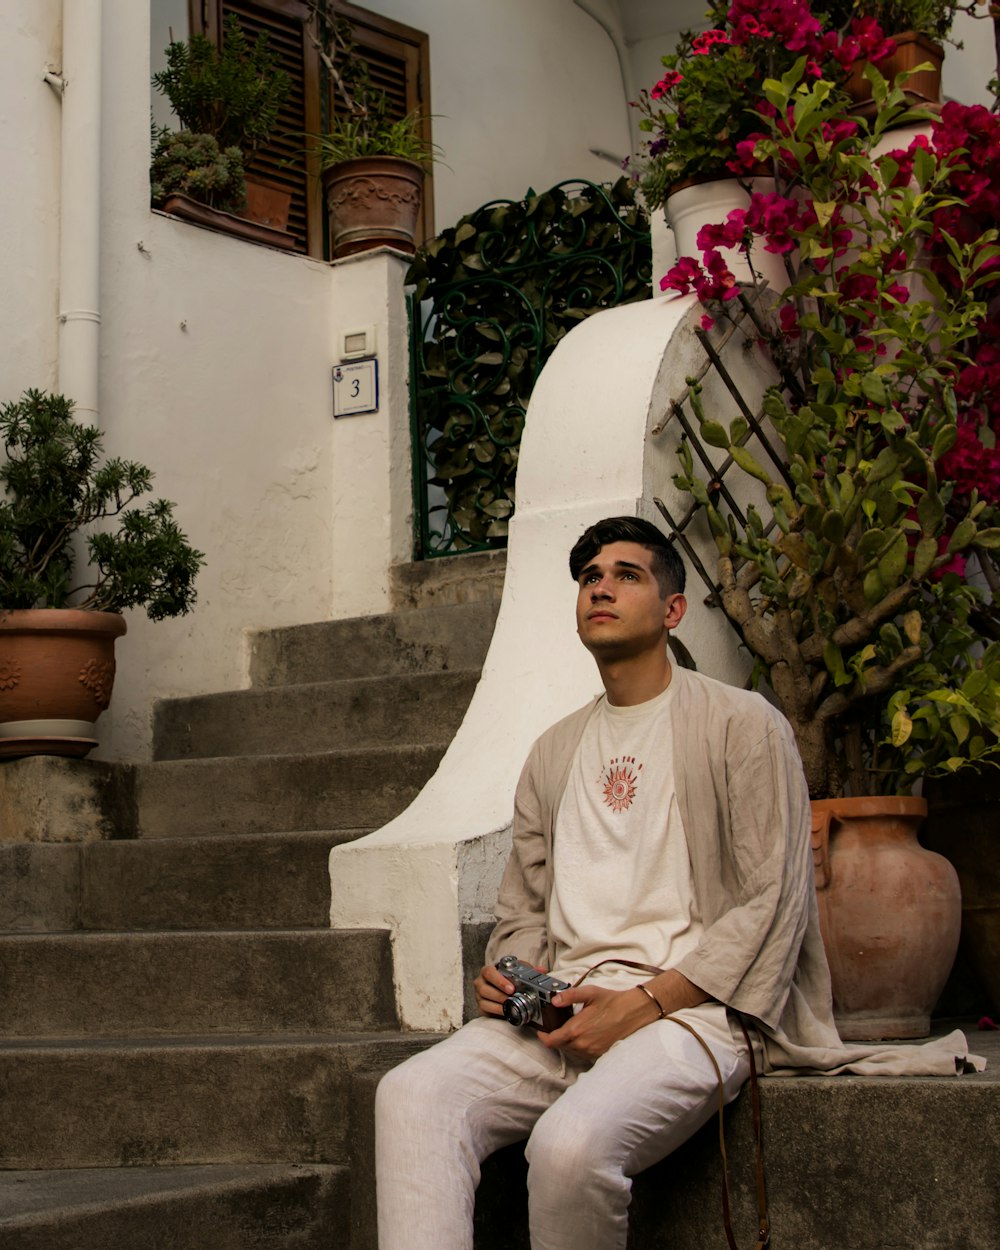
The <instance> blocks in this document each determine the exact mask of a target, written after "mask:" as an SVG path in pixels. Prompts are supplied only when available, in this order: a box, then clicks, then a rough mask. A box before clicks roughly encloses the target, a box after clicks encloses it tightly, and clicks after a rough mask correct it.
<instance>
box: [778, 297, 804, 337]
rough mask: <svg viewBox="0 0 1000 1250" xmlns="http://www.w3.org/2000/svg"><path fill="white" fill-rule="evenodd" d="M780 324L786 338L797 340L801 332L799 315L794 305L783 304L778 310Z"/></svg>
mask: <svg viewBox="0 0 1000 1250" xmlns="http://www.w3.org/2000/svg"><path fill="white" fill-rule="evenodd" d="M778 323H779V324H780V326H781V332H782V334H784V335H785V337H786V338H790V339H797V338H798V337H799V335H800V334H801V331H800V330H799V314H798V310H797V309H796V307H795V305H794V304H782V305H781V307H780V308H779V309H778Z"/></svg>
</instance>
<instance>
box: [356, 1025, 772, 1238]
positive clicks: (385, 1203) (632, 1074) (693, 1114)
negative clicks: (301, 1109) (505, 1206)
mask: <svg viewBox="0 0 1000 1250" xmlns="http://www.w3.org/2000/svg"><path fill="white" fill-rule="evenodd" d="M677 1014H678V1015H679V1016H682V1017H683V1018H684V1019H686V1020H688V1021H689V1022H690V1023H691V1024H692V1025H693V1026H694V1028H696V1029H697V1030H698V1032H699V1034H700V1035H701V1036H702V1037H703V1038H704V1040H705V1041H706V1042H707V1043H708V1045H709V1047H710V1048H711V1050H712V1053H713V1054H714V1055H715V1058H716V1061H717V1062H718V1065H719V1069H720V1071H721V1073H722V1078H723V1089H724V1096H725V1100H726V1102H730V1101H732V1099H733V1098H735V1097H736V1095H737V1094H738V1093H739V1091H740V1088H741V1087H742V1085H743V1083H744V1081H746V1079H747V1077H748V1075H749V1071H750V1064H749V1059H748V1057H747V1048H746V1043H745V1041H744V1039H743V1035H742V1033H741V1032H740V1028H739V1025H738V1024H736V1023H734V1024H733V1025H732V1027H731V1026H730V1023H729V1021H728V1019H727V1016H726V1009H725V1008H724V1007H722V1006H721V1005H720V1004H718V1003H704V1004H702V1005H701V1006H700V1007H693V1008H690V1009H688V1010H685V1011H682V1012H678V1013H677ZM733 1030H735V1035H734V1032H733ZM737 1038H738V1040H737ZM717 1106H718V1081H717V1079H716V1075H715V1071H714V1069H713V1067H712V1065H711V1063H710V1061H709V1059H708V1056H707V1055H706V1054H705V1052H704V1051H703V1050H702V1048H701V1046H700V1045H699V1044H698V1042H697V1040H696V1039H695V1038H693V1037H692V1036H691V1034H690V1033H688V1031H687V1030H686V1029H685V1028H683V1027H682V1026H681V1025H679V1024H674V1023H673V1022H672V1021H669V1020H657V1021H654V1022H653V1023H651V1024H648V1025H646V1026H645V1027H644V1028H641V1029H639V1030H638V1031H637V1032H635V1033H632V1034H631V1035H630V1036H629V1037H626V1038H623V1039H622V1040H621V1041H620V1042H616V1043H615V1045H614V1046H612V1047H611V1049H610V1050H609V1051H608V1052H607V1053H606V1054H604V1055H602V1056H601V1057H600V1059H598V1060H597V1061H596V1062H595V1063H594V1064H593V1065H586V1064H580V1063H579V1062H577V1061H575V1060H574V1059H572V1058H567V1057H565V1056H563V1055H562V1054H561V1053H560V1052H559V1051H552V1050H547V1049H546V1048H545V1047H544V1046H543V1045H542V1044H541V1042H539V1041H538V1039H537V1037H536V1036H535V1032H534V1030H533V1029H531V1028H526V1029H516V1028H514V1027H513V1026H512V1025H510V1024H508V1023H507V1022H506V1021H505V1020H499V1019H487V1018H480V1019H477V1020H473V1021H471V1022H470V1023H469V1024H467V1025H465V1027H464V1028H462V1029H460V1030H459V1031H458V1032H457V1033H454V1034H452V1035H451V1036H450V1037H448V1038H446V1039H445V1040H444V1041H442V1042H439V1043H438V1044H437V1045H435V1046H432V1047H431V1048H430V1049H428V1050H425V1051H422V1052H421V1053H420V1054H418V1055H414V1056H413V1057H412V1058H410V1059H408V1060H406V1062H405V1063H402V1064H400V1066H399V1067H397V1068H394V1069H393V1070H392V1071H391V1072H389V1073H387V1074H386V1076H385V1077H383V1079H382V1081H381V1082H380V1084H379V1087H378V1092H377V1095H376V1102H375V1124H376V1184H377V1191H378V1193H377V1196H378V1232H379V1241H378V1244H379V1250H472V1223H473V1212H474V1208H475V1191H476V1186H477V1185H478V1184H479V1175H480V1164H481V1163H482V1161H483V1160H484V1159H485V1158H486V1157H487V1155H490V1154H492V1153H493V1151H495V1150H498V1149H499V1148H500V1147H501V1146H506V1145H509V1144H510V1143H511V1142H516V1141H520V1140H522V1139H523V1138H525V1137H527V1138H528V1143H527V1146H526V1148H525V1156H526V1158H527V1160H528V1220H529V1226H530V1230H531V1246H532V1250H624V1247H625V1242H626V1238H627V1235H628V1206H629V1200H630V1198H631V1191H632V1177H633V1176H634V1175H635V1174H636V1173H637V1172H641V1171H642V1170H643V1169H644V1168H647V1167H649V1166H650V1165H651V1164H653V1163H656V1162H657V1161H658V1160H660V1159H662V1158H664V1157H665V1156H666V1155H668V1154H670V1152H671V1151H672V1150H674V1149H676V1147H677V1146H679V1145H681V1144H682V1143H683V1142H685V1141H686V1140H687V1139H688V1138H689V1137H690V1136H691V1135H692V1134H693V1133H694V1132H696V1130H697V1129H699V1128H700V1127H701V1125H702V1124H704V1123H705V1122H706V1121H707V1120H708V1119H709V1118H710V1117H711V1116H712V1115H713V1113H714V1112H715V1110H716V1108H717Z"/></svg>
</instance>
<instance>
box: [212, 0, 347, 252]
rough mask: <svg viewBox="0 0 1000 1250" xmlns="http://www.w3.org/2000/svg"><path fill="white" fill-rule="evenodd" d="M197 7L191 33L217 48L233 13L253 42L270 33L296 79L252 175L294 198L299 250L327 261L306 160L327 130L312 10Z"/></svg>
mask: <svg viewBox="0 0 1000 1250" xmlns="http://www.w3.org/2000/svg"><path fill="white" fill-rule="evenodd" d="M193 7H194V10H195V11H194V12H193V13H192V22H191V29H192V30H199V29H200V30H201V31H203V33H204V34H205V35H207V36H208V38H209V39H211V40H212V41H213V42H214V43H216V44H219V43H220V42H221V40H222V35H223V28H224V25H225V21H226V19H227V18H228V16H229V15H230V14H231V13H232V14H235V15H236V17H237V18H238V19H239V23H240V25H241V26H242V28H243V30H244V32H245V33H246V35H247V37H248V38H250V39H254V38H256V36H257V35H258V34H260V33H261V32H262V31H266V32H267V39H268V45H269V47H270V49H271V51H272V52H273V53H274V54H275V56H276V58H277V61H278V64H279V65H280V67H281V68H282V69H283V70H284V71H285V73H286V74H288V76H289V78H290V79H291V89H290V91H289V93H288V99H287V100H286V101H285V103H284V105H283V106H282V109H281V113H280V114H279V117H278V125H277V127H276V128H275V135H274V137H273V138H272V139H271V140H270V141H269V142H268V143H267V144H266V145H264V146H263V147H261V148H260V149H259V150H258V151H257V153H256V155H255V156H254V159H253V161H252V162H251V163H250V165H249V167H248V170H247V172H248V173H251V174H256V175H257V176H259V177H260V178H261V179H263V180H264V181H265V182H270V183H274V184H276V185H278V186H282V187H284V188H285V189H286V190H287V191H290V192H291V194H292V206H291V211H290V214H289V218H288V229H289V230H290V231H291V233H292V234H293V235H294V236H295V250H296V251H297V252H303V253H308V255H310V256H322V255H323V203H322V192H321V189H320V185H319V179H318V178H316V177H314V176H312V171H311V170H310V169H309V167H308V163H307V160H306V156H305V148H306V142H307V140H306V138H305V136H306V135H307V134H316V133H317V132H318V131H319V130H320V128H321V125H322V122H321V111H320V75H319V58H318V57H317V55H316V52H315V49H314V48H313V46H312V44H311V43H310V41H309V40H308V38H307V37H306V33H305V23H306V19H307V18H308V16H309V8H308V6H307V5H305V4H303V3H301V0H195V3H194V6H193ZM286 161H287V162H290V163H289V164H287V165H286V164H285V162H286Z"/></svg>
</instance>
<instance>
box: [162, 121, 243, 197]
mask: <svg viewBox="0 0 1000 1250" xmlns="http://www.w3.org/2000/svg"><path fill="white" fill-rule="evenodd" d="M149 181H150V192H151V199H152V203H153V206H154V208H159V207H160V206H161V205H162V204H163V203H164V202H165V201H166V199H167V198H168V197H169V196H171V195H188V196H190V197H191V199H193V200H198V201H199V203H201V204H208V205H209V206H210V207H211V208H218V209H221V210H222V211H223V212H226V213H239V212H240V211H241V210H242V209H243V208H245V207H246V198H247V196H246V190H247V184H246V177H245V175H244V170H243V156H242V154H241V152H240V150H239V148H236V147H231V148H226V150H225V151H224V152H223V151H220V150H219V145H218V143H217V142H216V141H215V139H214V138H213V137H212V136H211V135H199V134H192V133H191V132H190V131H187V130H178V131H172V130H165V131H162V132H161V133H160V134H159V136H158V138H157V140H156V143H155V146H154V148H153V163H152V165H151V166H150V171H149Z"/></svg>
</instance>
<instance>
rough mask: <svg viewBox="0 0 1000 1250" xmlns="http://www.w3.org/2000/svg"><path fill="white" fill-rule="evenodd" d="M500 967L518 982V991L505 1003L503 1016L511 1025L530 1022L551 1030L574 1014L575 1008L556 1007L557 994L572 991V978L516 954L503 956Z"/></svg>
mask: <svg viewBox="0 0 1000 1250" xmlns="http://www.w3.org/2000/svg"><path fill="white" fill-rule="evenodd" d="M496 966H497V968H498V969H499V970H500V971H501V972H502V973H503V974H504V976H505V977H506V978H507V980H508V981H513V983H514V993H513V994H511V995H509V996H508V997H507V998H506V999H505V1000H504V1004H503V1018H504V1019H505V1020H506V1021H507V1022H508V1024H513V1025H514V1026H515V1027H516V1028H519V1029H521V1028H524V1026H525V1025H526V1024H530V1025H531V1026H532V1027H533V1028H536V1029H541V1030H542V1032H543V1033H551V1032H552V1031H553V1030H554V1029H558V1028H559V1026H560V1025H562V1024H565V1023H566V1021H567V1020H568V1019H569V1018H570V1017H571V1016H572V1014H573V1008H572V1007H553V1006H552V996H553V994H558V993H559V992H560V991H561V990H568V989H569V982H568V981H560V980H559V979H558V978H557V977H550V976H549V975H548V973H547V972H539V971H538V969H537V968H532V966H531V965H530V964H523V963H521V961H520V960H519V959H518V958H517V956H516V955H503V956H501V958H500V959H498V960H497V965H496Z"/></svg>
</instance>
